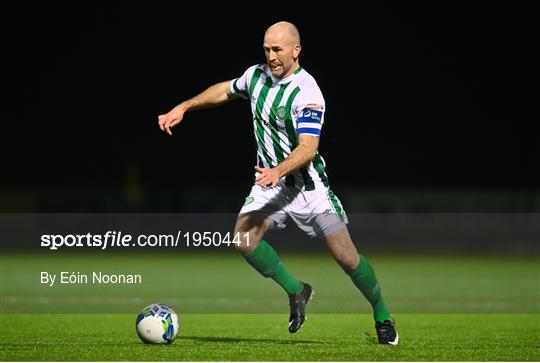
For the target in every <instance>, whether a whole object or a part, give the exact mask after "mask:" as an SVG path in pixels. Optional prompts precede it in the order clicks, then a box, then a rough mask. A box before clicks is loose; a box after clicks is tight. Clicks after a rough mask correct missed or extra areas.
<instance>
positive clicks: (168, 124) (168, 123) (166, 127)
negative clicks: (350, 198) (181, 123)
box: [165, 122, 172, 136]
mask: <svg viewBox="0 0 540 363" xmlns="http://www.w3.org/2000/svg"><path fill="white" fill-rule="evenodd" d="M165 131H166V132H167V133H168V134H169V135H171V136H172V132H171V126H170V122H167V123H166V124H165Z"/></svg>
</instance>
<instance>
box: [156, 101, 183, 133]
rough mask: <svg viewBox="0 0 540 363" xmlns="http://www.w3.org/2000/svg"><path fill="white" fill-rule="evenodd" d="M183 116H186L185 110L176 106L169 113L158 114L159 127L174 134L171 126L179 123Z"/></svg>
mask: <svg viewBox="0 0 540 363" xmlns="http://www.w3.org/2000/svg"><path fill="white" fill-rule="evenodd" d="M182 118H184V111H183V110H182V109H181V108H180V107H179V106H176V107H175V108H173V109H172V110H170V111H169V112H168V113H166V114H163V115H159V116H158V124H159V128H160V129H161V131H164V132H166V133H168V134H169V135H171V136H172V131H171V128H172V127H174V126H176V125H178V124H179V123H180V121H182Z"/></svg>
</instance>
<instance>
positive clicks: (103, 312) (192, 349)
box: [0, 252, 540, 361]
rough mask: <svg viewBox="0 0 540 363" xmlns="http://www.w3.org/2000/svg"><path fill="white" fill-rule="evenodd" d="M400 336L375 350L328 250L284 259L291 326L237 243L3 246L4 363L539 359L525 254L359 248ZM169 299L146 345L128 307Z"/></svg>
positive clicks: (532, 272) (363, 311) (364, 311)
mask: <svg viewBox="0 0 540 363" xmlns="http://www.w3.org/2000/svg"><path fill="white" fill-rule="evenodd" d="M369 258H370V260H371V262H372V263H373V265H374V266H375V269H376V271H377V274H378V276H379V280H380V281H381V285H382V291H383V293H384V296H385V299H386V301H387V303H388V306H389V307H390V309H391V311H392V313H393V314H394V316H395V318H396V320H397V326H398V331H399V334H400V336H401V339H402V342H401V344H400V346H398V347H390V346H380V345H378V344H377V343H376V334H375V329H374V327H373V321H372V318H371V315H370V307H369V306H368V304H367V303H366V302H365V301H364V299H363V298H362V296H361V295H360V293H359V292H358V291H357V290H356V289H355V288H354V285H353V284H352V283H351V281H350V280H349V279H348V277H347V276H346V275H345V274H343V272H342V271H341V270H340V269H339V267H338V266H337V265H336V264H335V262H334V261H333V260H332V259H331V257H330V256H329V255H328V254H313V253H312V254H282V259H283V261H284V262H285V264H286V265H287V267H288V269H289V270H290V271H291V272H292V273H294V274H295V275H296V276H298V277H299V278H301V279H305V280H306V281H308V282H310V283H311V284H312V285H313V286H314V288H315V290H316V296H315V299H314V300H313V301H312V302H310V304H309V305H308V320H307V322H306V324H305V326H304V327H303V328H302V330H300V332H298V333H297V334H290V333H289V332H288V331H287V318H288V314H287V312H288V300H287V298H286V296H284V294H283V292H282V291H281V289H280V288H279V287H278V286H276V285H275V284H274V283H273V282H272V281H270V280H267V279H264V278H262V277H260V276H259V275H258V274H257V273H256V272H255V271H254V270H253V269H252V268H251V267H250V266H249V265H247V264H246V263H245V262H244V261H243V260H242V259H241V258H240V257H239V256H237V255H236V254H235V253H234V252H231V253H228V252H226V253H221V254H215V253H213V254H210V253H198V254H194V253H190V254H186V253H169V254H157V253H156V254H148V253H144V254H143V253H125V254H118V253H107V254H103V253H102V254H99V253H85V254H59V253H45V254H39V255H36V254H22V253H10V254H3V255H2V257H1V259H0V262H1V264H0V272H1V279H0V292H1V294H0V311H1V313H2V314H1V315H0V360H2V361H6V360H9V361H18V360H24V361H32V360H38V361H77V360H84V361H471V360H472V361H539V360H540V315H539V314H540V268H539V266H540V264H539V262H540V261H539V259H538V257H536V256H532V257H509V256H501V257H493V256H440V255H439V256H414V255H409V256H406V255H403V256H397V255H396V256H383V255H374V256H369ZM41 271H48V272H50V273H58V272H60V271H71V272H75V271H76V272H81V273H90V272H91V271H102V272H104V273H139V274H141V275H142V276H143V283H142V284H140V285H92V284H86V285H77V284H75V285H65V286H60V285H55V286H52V287H48V286H45V285H43V284H40V281H39V276H40V272H41ZM154 302H162V303H166V304H170V305H172V307H173V308H174V309H175V310H176V311H177V312H178V314H179V316H180V320H181V331H180V334H179V337H178V339H177V340H176V341H175V342H174V343H173V344H171V345H168V346H151V345H145V344H143V343H142V342H141V341H140V340H139V338H138V337H137V334H136V332H135V317H136V314H137V312H138V311H139V310H140V309H141V308H142V307H144V306H145V305H148V304H150V303H154Z"/></svg>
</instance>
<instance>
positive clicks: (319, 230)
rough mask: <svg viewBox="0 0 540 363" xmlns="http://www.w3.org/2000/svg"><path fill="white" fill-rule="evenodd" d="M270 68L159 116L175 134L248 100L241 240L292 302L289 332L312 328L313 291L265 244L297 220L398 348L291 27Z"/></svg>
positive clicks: (272, 31) (275, 34) (270, 34)
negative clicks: (196, 116) (249, 142)
mask: <svg viewBox="0 0 540 363" xmlns="http://www.w3.org/2000/svg"><path fill="white" fill-rule="evenodd" d="M263 48H264V52H265V55H266V64H258V65H254V66H252V67H250V68H248V69H247V70H246V71H245V72H244V74H243V75H242V76H241V77H239V78H236V79H233V80H229V81H225V82H221V83H217V84H215V85H213V86H211V87H209V88H208V89H206V90H205V91H203V92H202V93H200V94H198V95H196V96H195V97H193V98H191V99H188V100H186V101H184V102H182V103H180V104H179V105H177V106H176V107H174V108H173V109H172V110H171V111H169V112H168V113H166V114H164V115H160V116H159V117H158V122H159V127H160V128H161V130H162V131H165V132H167V133H168V134H169V135H172V132H171V128H172V127H174V126H176V125H177V124H179V123H180V122H181V121H182V119H183V118H184V114H185V113H186V112H187V111H193V110H198V109H202V108H208V107H214V106H218V105H222V104H224V103H226V102H229V101H231V100H233V99H236V98H239V97H240V98H244V99H248V100H249V101H250V103H251V112H252V114H253V128H254V136H255V140H256V143H257V166H255V183H254V185H253V187H252V189H251V192H250V194H249V196H248V197H247V198H246V200H245V203H244V206H243V207H242V209H241V210H240V213H239V216H238V219H237V222H236V226H235V236H236V235H237V233H239V235H240V236H242V237H243V236H244V235H245V234H246V233H247V234H248V236H247V237H248V238H242V239H241V243H240V244H239V245H238V246H236V248H237V249H238V250H239V251H240V252H241V253H242V255H243V257H244V258H245V260H246V261H247V262H248V263H249V264H250V265H251V266H253V268H255V270H257V271H258V272H259V273H261V274H262V275H263V276H265V277H268V278H271V279H273V280H274V281H275V282H277V283H278V284H279V285H280V286H281V287H282V288H283V289H284V290H285V292H286V293H287V294H288V295H289V305H290V317H289V331H290V332H291V333H295V332H297V331H298V330H299V329H300V328H301V327H302V326H303V324H304V320H305V310H306V304H307V303H308V301H309V300H311V299H312V298H313V289H312V287H311V286H310V285H309V284H308V283H305V282H302V281H300V280H298V279H297V278H296V277H294V276H293V275H291V274H290V273H289V272H288V271H287V269H286V268H285V266H284V265H283V263H282V262H281V260H280V258H279V256H278V255H277V253H276V251H275V250H274V249H273V248H272V246H271V245H270V244H269V243H267V242H266V241H264V240H263V236H264V235H265V233H266V232H267V231H268V230H269V229H270V228H283V227H284V221H285V219H286V217H287V216H290V217H291V218H292V219H293V220H294V221H295V223H296V224H297V225H298V226H299V227H300V228H301V229H302V230H303V231H305V232H306V233H307V234H308V235H309V236H311V237H315V236H320V237H322V238H323V239H324V240H325V242H326V244H327V245H328V248H329V249H330V251H331V253H332V255H333V257H334V258H335V260H336V261H337V263H338V264H339V265H340V266H341V268H342V269H343V270H344V271H345V272H346V273H347V274H348V275H349V276H350V278H351V279H352V281H353V283H354V284H355V285H356V287H357V288H358V289H359V290H360V292H361V293H362V294H363V296H364V297H365V298H366V299H367V301H368V302H369V303H370V304H371V306H372V308H373V316H374V319H375V328H376V331H377V336H378V340H379V343H381V344H391V345H397V344H398V343H399V336H398V334H397V331H396V329H395V322H394V320H393V319H392V317H391V316H390V313H389V311H388V309H387V307H386V304H385V302H384V299H383V296H382V294H381V288H380V286H379V283H378V281H377V277H376V276H375V272H374V270H373V268H372V266H371V264H370V263H369V261H368V260H367V259H366V258H365V257H364V256H360V255H359V254H358V252H357V250H356V247H355V245H354V244H353V242H352V240H351V237H350V235H349V232H348V230H347V223H348V221H347V216H346V214H345V211H344V209H343V206H342V205H341V203H340V201H339V199H338V198H337V197H336V196H335V194H334V193H333V192H332V190H331V189H330V187H329V185H328V177H327V175H326V172H325V162H324V159H323V158H322V156H321V155H320V154H319V153H318V152H317V149H318V145H319V136H320V134H321V127H322V125H323V122H324V112H325V101H324V98H323V95H322V93H321V90H320V89H319V87H318V85H317V82H316V81H315V79H314V78H313V77H312V76H311V75H310V74H309V73H308V72H307V71H306V70H305V69H303V68H302V67H301V66H300V64H299V56H300V51H301V49H302V47H301V45H300V35H299V33H298V30H297V28H296V27H295V26H294V25H293V24H291V23H288V22H279V23H276V24H274V25H272V26H270V27H269V28H268V29H267V30H266V33H265V35H264V41H263Z"/></svg>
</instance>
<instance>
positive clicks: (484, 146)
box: [0, 2, 540, 212]
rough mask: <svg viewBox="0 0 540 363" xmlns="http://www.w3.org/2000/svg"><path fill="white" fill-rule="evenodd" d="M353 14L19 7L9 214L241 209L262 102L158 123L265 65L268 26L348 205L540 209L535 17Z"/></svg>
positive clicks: (6, 20) (11, 25) (12, 33)
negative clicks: (297, 79)
mask: <svg viewBox="0 0 540 363" xmlns="http://www.w3.org/2000/svg"><path fill="white" fill-rule="evenodd" d="M285 6H289V7H291V8H290V9H285V8H284V7H285ZM351 6H352V5H347V6H345V5H340V4H339V3H332V4H324V5H313V4H311V5H309V4H304V5H301V4H296V5H292V4H289V5H287V4H284V3H279V4H278V3H275V4H273V3H264V4H261V5H253V4H251V5H250V6H247V7H245V6H243V5H242V4H240V3H229V4H227V5H226V6H225V5H221V6H218V7H216V6H215V5H210V4H209V3H204V4H203V3H201V4H190V5H189V8H184V7H182V6H181V5H180V3H179V2H177V3H176V5H174V6H171V5H164V4H157V3H152V5H149V4H147V5H124V6H120V5H114V6H111V5H105V4H100V3H92V4H86V5H84V4H82V5H81V3H77V4H76V5H65V4H63V5H61V6H60V5H51V4H45V3H40V4H34V5H28V4H26V5H19V4H17V3H16V2H11V3H9V2H8V3H6V5H4V7H5V9H4V11H2V15H1V17H2V21H1V24H2V25H1V26H2V58H3V67H2V68H3V72H2V73H3V76H2V79H3V80H2V88H3V92H2V94H3V96H2V99H3V104H4V105H3V106H2V108H1V111H0V112H1V120H2V126H1V130H2V131H1V132H0V134H1V135H2V136H1V139H2V143H1V145H2V146H1V152H2V164H3V167H2V178H1V181H0V200H1V201H0V209H1V210H2V211H4V212H8V211H25V212H28V211H36V212H81V211H84V212H133V211H141V212H179V211H181V212H215V211H217V212H236V211H238V210H239V208H240V207H241V205H242V202H243V199H244V197H245V196H246V195H247V193H248V191H249V188H250V186H251V184H252V178H253V169H252V167H253V165H254V163H255V147H254V141H253V131H252V124H251V118H250V111H249V105H248V104H247V103H246V102H245V101H236V102H234V103H231V104H228V105H225V106H223V107H221V108H218V109H213V110H204V111H198V112H194V113H189V114H188V115H187V116H186V118H185V119H184V121H183V123H182V124H181V125H179V126H177V127H176V128H175V129H173V132H174V136H173V137H169V136H167V135H166V134H164V133H162V132H161V131H160V130H159V128H158V127H157V115H158V114H160V113H165V112H167V111H168V110H169V109H170V108H171V107H173V106H174V105H176V104H177V103H179V102H180V101H182V100H184V99H185V98H188V97H191V96H193V95H194V94H195V93H198V92H200V91H202V90H203V89H205V88H206V87H208V86H210V85H211V84H213V83H216V82H218V81H223V80H227V79H231V78H234V77H238V76H240V75H241V74H242V73H243V72H244V70H245V69H246V68H247V67H249V66H250V65H252V64H255V63H261V62H264V53H263V51H262V47H261V45H262V36H263V34H264V31H265V29H266V28H267V27H268V26H269V25H271V24H272V23H274V22H276V21H279V20H289V21H292V22H294V23H295V24H296V25H297V26H298V27H299V29H300V32H301V35H302V44H303V51H302V56H301V64H302V66H303V67H304V68H305V69H306V70H308V72H310V73H311V74H312V75H314V77H315V78H316V79H317V81H318V83H319V86H320V87H321V89H322V91H323V93H324V95H325V98H326V101H327V109H328V110H327V114H326V123H325V126H324V127H323V132H322V139H321V145H320V152H321V154H322V155H323V156H324V157H325V159H326V161H327V167H328V168H327V170H328V173H329V177H330V183H331V184H332V186H333V189H334V190H335V192H336V193H337V195H338V196H340V198H341V199H342V201H343V202H344V204H345V207H346V209H348V210H349V211H366V210H368V211H394V210H400V211H403V210H404V211H417V210H420V211H433V210H450V211H537V210H538V209H539V208H540V197H539V192H538V191H539V190H540V178H539V177H538V174H537V173H536V170H537V169H538V159H539V156H540V153H539V148H538V136H537V135H538V134H537V133H536V132H535V131H534V130H535V124H536V123H537V122H538V120H539V117H538V112H537V105H538V102H537V99H538V98H537V96H538V92H537V88H538V82H537V80H538V71H537V67H538V58H537V50H538V41H537V38H538V37H537V33H536V30H537V27H536V26H535V21H533V19H532V14H533V13H532V10H531V9H526V8H524V7H523V8H518V7H514V8H509V7H494V6H493V5H490V6H489V7H488V6H485V7H484V6H477V7H473V6H471V5H458V4H454V3H448V4H447V5H428V6H427V7H426V6H425V5H422V6H420V5H414V6H411V5H410V4H406V5H388V4H380V5H369V6H367V5H364V4H355V5H354V9H353V8H351ZM356 9H357V10H356ZM535 34H536V35H535Z"/></svg>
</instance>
